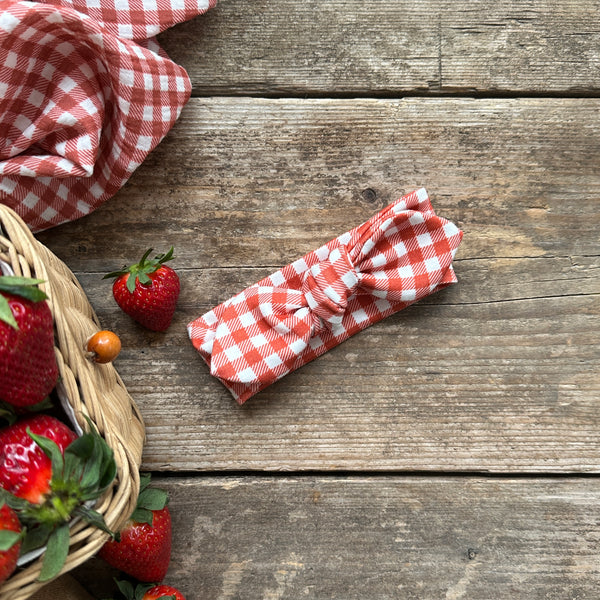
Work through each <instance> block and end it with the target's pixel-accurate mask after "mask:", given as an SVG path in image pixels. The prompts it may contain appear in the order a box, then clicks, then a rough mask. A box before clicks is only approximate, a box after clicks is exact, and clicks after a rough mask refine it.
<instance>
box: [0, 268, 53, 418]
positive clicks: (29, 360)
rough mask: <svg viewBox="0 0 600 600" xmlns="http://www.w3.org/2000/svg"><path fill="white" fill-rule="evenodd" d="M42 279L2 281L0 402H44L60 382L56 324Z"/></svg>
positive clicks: (18, 404)
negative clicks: (58, 381) (55, 352)
mask: <svg viewBox="0 0 600 600" xmlns="http://www.w3.org/2000/svg"><path fill="white" fill-rule="evenodd" d="M38 283H41V280H39V279H30V278H27V277H14V276H9V275H4V276H1V277H0V399H2V400H4V401H5V402H7V403H9V404H12V405H13V406H17V407H26V406H31V405H34V404H38V403H39V402H42V401H43V400H44V398H45V397H46V396H47V395H48V394H49V393H50V392H51V391H52V389H53V388H54V386H55V385H56V382H57V380H58V365H57V363H56V356H55V354H54V324H53V319H52V313H51V312H50V307H49V306H48V303H47V302H46V298H47V296H46V294H44V292H42V290H40V289H39V288H38V287H37V284H38Z"/></svg>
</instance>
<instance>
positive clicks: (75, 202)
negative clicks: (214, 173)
mask: <svg viewBox="0 0 600 600" xmlns="http://www.w3.org/2000/svg"><path fill="white" fill-rule="evenodd" d="M215 3H216V0H72V1H69V0H57V1H56V2H18V1H15V0H0V202H2V203H3V204H7V205H8V206H10V207H11V208H13V209H14V210H16V212H17V213H18V214H20V215H21V217H22V218H23V219H24V220H25V221H26V223H27V224H28V225H29V227H30V228H31V229H32V230H33V231H40V230H42V229H46V228H48V227H51V226H53V225H59V224H60V223H64V222H66V221H71V220H74V219H77V218H79V217H82V216H84V215H86V214H88V213H90V212H91V211H93V210H94V209H96V208H97V207H98V206H100V205H101V204H102V203H103V202H105V201H106V200H107V199H108V198H110V197H111V196H113V195H114V194H115V193H116V192H117V191H118V190H119V189H120V188H121V187H122V186H123V185H124V184H125V182H126V181H127V180H128V179H129V177H130V176H131V175H132V173H133V172H134V171H135V169H136V168H137V167H138V166H139V165H140V163H141V162H142V161H143V160H144V159H145V157H146V156H147V155H148V153H149V152H150V151H151V150H153V149H154V148H155V147H156V145H157V144H158V143H159V142H160V141H161V140H162V139H163V137H164V136H165V135H166V134H167V132H168V131H169V130H170V129H171V127H172V126H173V124H174V122H175V121H176V119H177V118H178V116H179V114H180V112H181V109H182V108H183V106H184V105H185V103H186V102H187V100H188V99H189V96H190V92H191V85H190V81H189V78H188V76H187V73H186V72H185V70H184V69H183V68H182V67H180V66H178V65H176V64H175V63H173V62H172V61H171V60H169V59H168V58H167V57H166V55H165V54H164V53H163V52H162V51H161V49H160V47H159V46H158V44H157V43H156V41H155V40H153V39H151V36H154V35H155V34H156V33H158V32H159V31H162V30H163V29H165V28H167V27H170V26H171V25H173V24H175V23H178V22H180V21H184V20H186V19H189V18H191V17H194V16H196V15H198V14H200V13H203V12H205V11H206V10H208V9H209V8H210V7H212V6H213V5H214V4H215ZM133 40H138V42H139V43H138V42H136V41H133Z"/></svg>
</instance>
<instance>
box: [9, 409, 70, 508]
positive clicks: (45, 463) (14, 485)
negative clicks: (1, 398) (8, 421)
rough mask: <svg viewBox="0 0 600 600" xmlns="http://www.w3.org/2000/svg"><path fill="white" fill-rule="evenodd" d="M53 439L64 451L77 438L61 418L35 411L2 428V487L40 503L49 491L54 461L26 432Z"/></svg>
mask: <svg viewBox="0 0 600 600" xmlns="http://www.w3.org/2000/svg"><path fill="white" fill-rule="evenodd" d="M28 429H29V430H30V431H32V432H33V433H34V434H37V435H43V436H44V437H46V438H48V439H50V440H52V441H54V442H55V443H56V444H57V445H58V447H59V449H60V451H61V453H63V454H64V451H65V448H66V447H67V446H68V445H69V444H70V443H71V442H72V441H73V440H75V439H76V438H77V434H76V433H75V432H74V431H73V430H72V429H70V428H69V427H67V426H66V425H65V424H64V423H63V422H62V421H59V420H58V419H56V418H55V417H51V416H49V415H44V414H40V415H34V416H31V417H27V418H24V419H21V420H19V421H17V422H16V423H15V424H14V425H10V426H9V427H5V428H4V429H0V467H1V468H0V487H2V488H4V489H5V490H7V491H8V492H10V493H11V494H13V495H15V496H18V497H19V498H24V499H25V500H27V501H29V502H32V503H34V504H41V503H42V502H43V501H44V498H45V497H46V495H47V494H48V492H49V491H50V480H51V479H52V462H51V460H50V458H49V457H48V456H46V454H44V452H43V450H42V449H41V448H40V447H39V446H38V445H37V443H36V442H35V441H34V440H33V438H31V437H30V436H29V435H28V434H27V430H28Z"/></svg>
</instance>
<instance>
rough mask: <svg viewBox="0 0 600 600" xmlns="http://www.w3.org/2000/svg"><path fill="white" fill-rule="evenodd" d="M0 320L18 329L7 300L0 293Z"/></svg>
mask: <svg viewBox="0 0 600 600" xmlns="http://www.w3.org/2000/svg"><path fill="white" fill-rule="evenodd" d="M0 321H4V322H5V323H7V324H8V325H10V326H11V327H12V328H13V329H16V330H17V331H18V330H19V326H18V325H17V321H16V319H15V316H14V315H13V314H12V310H10V305H9V304H8V300H7V299H6V298H5V297H4V296H2V295H1V294H0Z"/></svg>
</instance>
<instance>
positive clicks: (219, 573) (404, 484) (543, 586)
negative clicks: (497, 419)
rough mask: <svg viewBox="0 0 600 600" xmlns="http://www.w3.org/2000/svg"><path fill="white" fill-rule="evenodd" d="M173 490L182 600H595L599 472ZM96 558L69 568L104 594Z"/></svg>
mask: <svg viewBox="0 0 600 600" xmlns="http://www.w3.org/2000/svg"><path fill="white" fill-rule="evenodd" d="M160 484H161V485H162V486H163V487H164V488H166V489H168V490H169V492H170V494H171V503H170V506H171V512H172V515H173V541H174V543H173V558H172V564H171V568H170V570H169V574H168V575H167V581H168V582H171V583H173V584H176V585H177V586H178V587H179V588H180V589H181V590H182V591H184V592H185V593H186V597H187V598H188V599H189V600H200V599H202V600H225V599H230V600H234V599H239V600H241V599H244V600H247V599H250V598H262V599H278V600H296V599H297V598H339V599H340V600H342V599H343V600H353V599H356V600H364V599H365V598H369V599H375V598H377V599H380V600H383V599H388V598H389V599H392V598H393V599H397V598H402V599H407V600H409V599H424V598H432V599H433V598H442V599H443V598H445V599H447V600H459V599H461V598H463V599H464V598H468V599H469V600H489V599H490V598H494V600H504V599H506V600H509V599H510V600H532V599H540V600H541V599H542V598H543V599H544V600H564V599H565V598H578V599H581V600H584V599H590V600H591V599H593V598H595V597H596V595H597V591H598V588H599V586H600V560H599V559H600V556H599V550H598V521H599V520H600V509H599V507H598V502H597V499H598V495H599V492H600V489H599V485H600V483H599V481H598V479H535V480H524V479H482V478H456V477H455V478H449V477H443V478H434V479H431V478H421V477H416V478H412V477H411V478H398V477H363V476H360V477H344V478H337V477H313V476H310V477H308V476H307V477H276V478H269V477H266V478H265V477H210V478H200V479H198V478H175V479H164V480H161V482H160ZM113 574H114V573H113V572H112V571H111V570H110V569H108V568H106V567H105V566H104V564H103V563H102V562H101V561H100V560H98V559H96V560H92V561H90V563H89V564H87V565H86V566H85V567H84V568H82V569H79V570H78V571H77V572H76V576H77V577H78V578H79V579H80V580H82V581H83V582H84V583H85V584H86V586H87V587H89V588H91V589H92V590H93V591H94V592H95V595H96V597H98V598H105V597H109V592H110V589H109V588H110V583H111V581H112V580H111V577H110V576H111V575H113Z"/></svg>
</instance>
